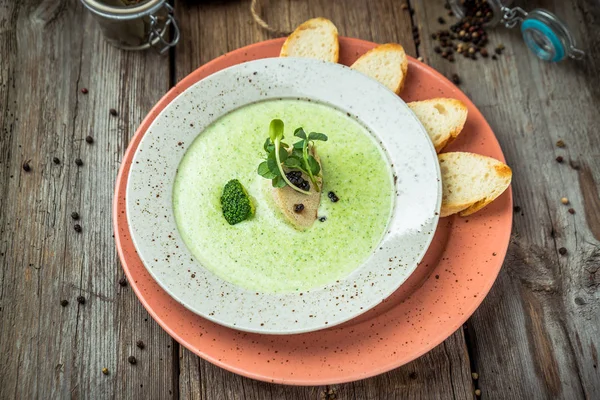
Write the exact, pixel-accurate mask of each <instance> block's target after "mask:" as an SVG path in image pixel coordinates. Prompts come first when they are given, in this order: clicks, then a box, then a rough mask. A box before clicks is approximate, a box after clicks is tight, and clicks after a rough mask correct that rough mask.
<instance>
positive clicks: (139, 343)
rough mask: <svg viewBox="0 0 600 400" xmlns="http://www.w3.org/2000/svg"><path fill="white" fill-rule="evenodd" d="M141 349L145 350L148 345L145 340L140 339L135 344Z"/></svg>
mask: <svg viewBox="0 0 600 400" xmlns="http://www.w3.org/2000/svg"><path fill="white" fill-rule="evenodd" d="M135 345H136V346H137V347H138V348H139V349H140V350H144V347H146V345H145V344H144V342H142V341H141V340H138V341H137V343H136V344H135Z"/></svg>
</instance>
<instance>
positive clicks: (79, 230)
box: [73, 224, 81, 233]
mask: <svg viewBox="0 0 600 400" xmlns="http://www.w3.org/2000/svg"><path fill="white" fill-rule="evenodd" d="M73 229H75V232H77V233H80V232H81V225H79V224H75V226H74V227H73Z"/></svg>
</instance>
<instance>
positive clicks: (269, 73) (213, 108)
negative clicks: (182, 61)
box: [126, 58, 441, 334]
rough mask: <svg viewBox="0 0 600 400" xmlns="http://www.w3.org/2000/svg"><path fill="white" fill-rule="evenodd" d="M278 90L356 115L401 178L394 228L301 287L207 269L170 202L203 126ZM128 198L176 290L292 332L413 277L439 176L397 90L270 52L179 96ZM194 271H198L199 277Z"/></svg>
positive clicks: (147, 257)
mask: <svg viewBox="0 0 600 400" xmlns="http://www.w3.org/2000/svg"><path fill="white" fill-rule="evenodd" d="M278 98H303V99H311V100H313V101H317V102H320V103H324V104H328V105H330V106H332V107H334V108H337V109H339V110H342V111H344V112H347V113H349V114H350V115H352V116H353V117H355V118H357V119H358V120H359V121H360V122H361V123H362V124H363V125H364V126H366V127H367V128H368V129H369V130H370V131H371V133H372V134H373V135H374V136H375V137H376V138H377V140H378V141H379V142H380V143H381V145H382V146H383V148H384V149H385V150H386V152H387V154H388V157H389V158H390V160H391V168H392V172H393V174H394V175H395V177H396V179H395V182H396V183H395V190H396V194H397V196H396V201H395V205H394V210H393V214H392V217H391V220H390V222H389V225H388V231H387V233H386V234H385V235H384V237H383V239H382V241H381V242H380V244H379V246H378V247H377V248H376V249H375V250H374V252H373V254H372V255H371V256H370V257H369V258H368V260H367V261H366V262H365V263H363V264H362V265H361V266H360V267H358V268H357V269H356V270H354V271H353V272H352V273H351V274H350V275H349V276H347V277H346V278H345V279H342V280H339V281H337V282H332V283H331V284H329V285H327V286H325V287H321V288H317V289H312V290H309V291H305V292H303V293H301V294H299V293H293V294H273V293H255V292H250V291H248V290H246V289H244V288H241V287H238V286H235V285H233V284H231V283H229V282H227V281H224V280H222V279H220V278H218V277H217V276H215V275H214V274H213V273H211V272H209V271H208V270H206V269H204V268H202V266H201V265H199V263H198V262H197V261H195V260H194V258H193V256H192V255H191V253H190V252H189V251H188V249H187V247H186V245H185V244H184V242H183V240H182V238H181V237H180V235H179V233H178V230H177V225H176V223H175V217H174V214H173V207H172V193H173V183H174V180H175V175H176V171H177V167H178V165H179V163H180V161H181V159H182V157H183V155H184V154H185V152H186V150H187V148H188V146H189V145H190V144H191V143H192V142H193V140H194V139H195V138H196V136H197V135H198V132H199V131H200V132H201V131H203V130H204V129H205V128H206V127H207V126H208V125H210V124H211V123H212V122H214V121H215V120H217V119H218V118H220V117H221V116H223V115H225V114H227V113H229V112H231V111H233V110H235V109H238V108H240V107H243V106H244V105H247V104H250V103H254V102H257V101H261V100H268V99H278ZM191 122H193V126H190V123H191ZM126 197H127V215H128V221H129V226H130V229H131V236H132V238H133V241H134V244H135V247H136V249H137V251H138V253H139V256H140V258H141V259H142V261H143V263H144V265H145V266H146V268H147V269H148V271H149V272H150V274H151V275H152V276H153V277H154V279H156V281H157V282H158V283H159V284H160V285H161V286H162V287H163V288H164V289H165V290H166V291H167V292H168V293H169V294H170V295H171V296H172V297H173V298H175V299H176V300H177V301H178V302H180V303H181V304H183V305H184V306H185V307H187V308H188V309H190V310H191V311H193V312H195V313H197V314H199V315H201V316H202V317H204V318H207V319H209V320H211V321H214V322H216V323H219V324H222V325H225V326H228V327H231V328H235V329H240V330H244V331H250V332H258V333H268V334H292V333H302V332H309V331H314V330H318V329H323V328H327V327H331V326H334V325H336V324H340V323H342V322H345V321H347V320H349V319H352V318H354V317H356V316H358V315H359V314H362V313H363V312H366V311H367V310H369V309H370V308H372V307H374V306H375V305H377V304H379V303H380V302H381V301H383V300H384V299H385V298H387V297H388V296H389V295H390V294H392V293H393V292H394V291H395V290H396V289H397V288H398V287H399V286H400V285H401V284H402V283H403V282H404V281H405V280H406V279H407V278H408V277H409V276H410V274H411V273H412V272H413V271H414V270H415V268H416V267H417V264H418V262H419V261H420V260H421V259H422V257H423V255H424V254H425V251H426V250H427V248H428V246H429V244H430V242H431V239H432V238H433V233H434V231H435V228H436V226H437V222H438V213H439V208H440V202H441V181H440V172H439V165H438V162H437V156H436V153H435V150H434V148H433V145H432V144H431V141H430V140H429V137H428V136H427V133H426V132H425V129H424V128H423V126H422V125H421V123H420V122H419V121H418V120H417V118H416V117H415V116H414V114H413V113H412V111H410V109H409V108H408V107H407V106H406V104H405V103H404V102H403V101H402V100H401V99H400V98H399V97H398V96H397V95H396V94H394V93H392V92H391V91H389V90H388V89H386V88H385V87H384V86H382V85H380V84H379V83H377V82H376V81H374V80H372V79H371V78H368V77H366V76H365V75H363V74H361V73H359V72H356V71H353V70H351V69H349V68H347V67H345V66H342V65H339V64H332V63H326V62H321V61H316V60H309V59H293V58H269V59H263V60H257V61H252V62H248V63H245V64H240V65H236V66H234V67H231V68H227V69H225V70H222V71H219V72H217V73H215V74H213V75H211V76H209V77H207V78H206V79H204V80H202V81H200V82H198V83H197V84H195V85H193V86H191V87H190V88H189V89H187V90H186V91H185V92H183V93H182V94H180V95H179V96H178V97H177V98H176V99H175V100H173V101H172V102H171V103H170V104H169V105H168V106H167V107H166V108H165V109H164V110H163V111H162V112H161V114H160V115H159V116H158V117H157V118H156V120H155V121H154V123H153V124H152V125H151V126H150V128H149V129H148V131H147V133H146V135H145V136H144V138H143V139H142V141H141V143H140V145H139V147H138V150H137V152H136V154H135V156H134V159H133V164H132V166H131V172H130V175H129V180H128V184H127V195H126ZM224 251H225V249H224ZM392 260H393V261H392ZM188 270H194V271H197V272H196V276H195V278H194V279H192V278H190V274H189V273H188Z"/></svg>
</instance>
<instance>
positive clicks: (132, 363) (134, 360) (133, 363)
mask: <svg viewBox="0 0 600 400" xmlns="http://www.w3.org/2000/svg"><path fill="white" fill-rule="evenodd" d="M127 361H129V364H131V365H135V364H136V363H137V360H136V359H135V357H134V356H129V357H128V358H127Z"/></svg>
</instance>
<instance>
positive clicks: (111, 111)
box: [109, 108, 119, 117]
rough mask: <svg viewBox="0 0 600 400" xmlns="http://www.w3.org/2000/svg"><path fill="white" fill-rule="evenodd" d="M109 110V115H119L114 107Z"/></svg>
mask: <svg viewBox="0 0 600 400" xmlns="http://www.w3.org/2000/svg"><path fill="white" fill-rule="evenodd" d="M109 111H110V115H112V116H113V117H116V116H117V115H119V113H117V110H115V109H114V108H111V109H110V110H109Z"/></svg>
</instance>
